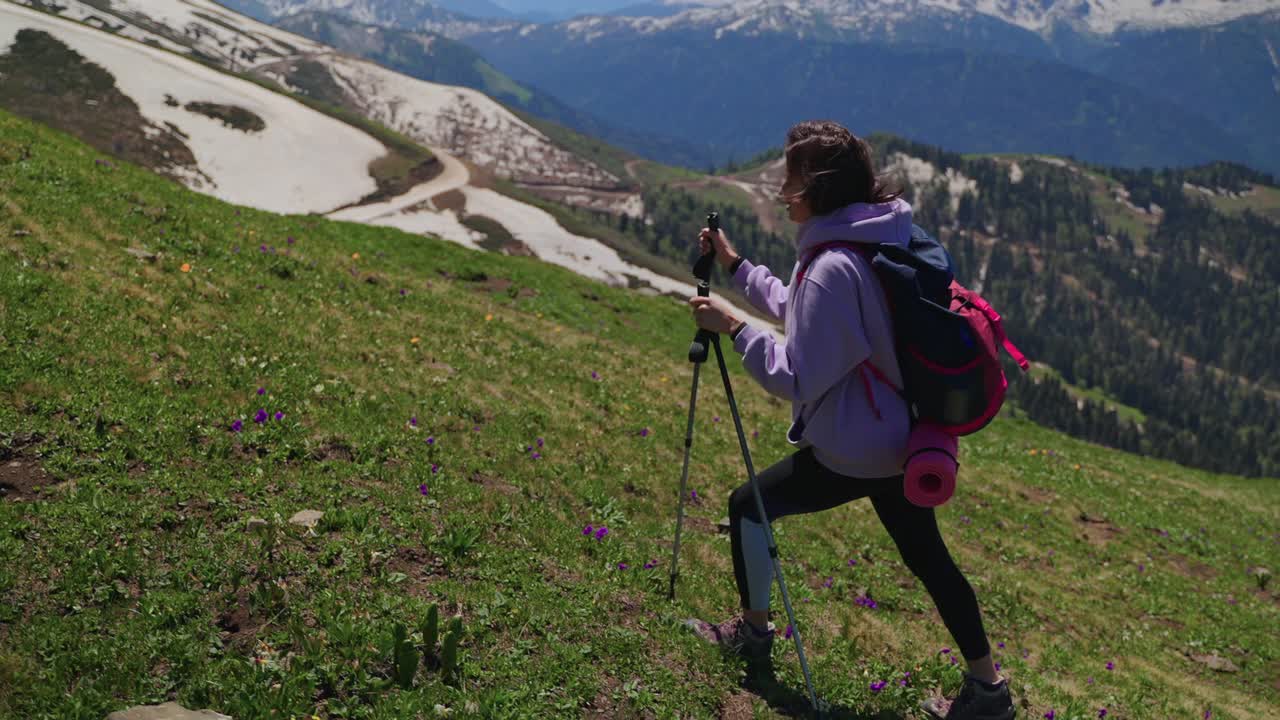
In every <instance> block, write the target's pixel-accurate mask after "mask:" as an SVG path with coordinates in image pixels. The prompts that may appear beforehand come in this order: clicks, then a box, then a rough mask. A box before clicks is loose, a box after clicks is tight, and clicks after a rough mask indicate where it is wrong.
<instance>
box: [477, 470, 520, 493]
mask: <svg viewBox="0 0 1280 720" xmlns="http://www.w3.org/2000/svg"><path fill="white" fill-rule="evenodd" d="M471 482H473V483H476V484H477V485H482V486H484V488H485V489H486V490H493V491H494V492H499V493H502V494H503V495H514V494H516V493H519V492H520V488H519V487H517V486H515V485H512V484H511V483H509V482H507V481H505V480H503V479H501V478H497V477H494V476H492V475H486V474H485V473H482V472H479V471H476V472H473V473H471Z"/></svg>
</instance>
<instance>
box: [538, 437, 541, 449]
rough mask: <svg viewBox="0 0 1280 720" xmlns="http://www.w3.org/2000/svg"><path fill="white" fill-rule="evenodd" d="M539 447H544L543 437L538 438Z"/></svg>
mask: <svg viewBox="0 0 1280 720" xmlns="http://www.w3.org/2000/svg"><path fill="white" fill-rule="evenodd" d="M538 447H542V438H538Z"/></svg>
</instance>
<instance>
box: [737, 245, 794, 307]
mask: <svg viewBox="0 0 1280 720" xmlns="http://www.w3.org/2000/svg"><path fill="white" fill-rule="evenodd" d="M733 284H734V285H735V286H736V287H737V288H738V290H740V291H741V292H742V294H743V295H744V296H746V298H747V302H749V303H751V305H752V306H753V307H755V308H756V309H757V310H759V311H760V312H762V313H764V314H765V315H766V316H768V317H771V318H773V319H774V320H778V321H782V320H784V319H785V318H786V316H787V298H788V297H789V296H790V291H789V290H790V289H789V288H788V287H787V286H786V285H784V284H782V281H781V280H779V279H778V278H776V277H774V276H773V273H771V272H769V268H767V267H765V266H764V265H752V264H751V261H750V260H745V259H744V260H743V261H742V264H741V265H739V266H738V271H737V272H735V273H734V274H733Z"/></svg>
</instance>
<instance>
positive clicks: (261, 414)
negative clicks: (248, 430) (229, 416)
mask: <svg viewBox="0 0 1280 720" xmlns="http://www.w3.org/2000/svg"><path fill="white" fill-rule="evenodd" d="M253 421H254V422H256V423H258V424H259V425H264V424H266V422H267V409H266V408H258V412H257V414H256V415H254V416H253Z"/></svg>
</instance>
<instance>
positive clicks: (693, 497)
mask: <svg viewBox="0 0 1280 720" xmlns="http://www.w3.org/2000/svg"><path fill="white" fill-rule="evenodd" d="M689 502H695V503H696V502H700V501H699V500H698V491H697V490H690V491H689Z"/></svg>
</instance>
